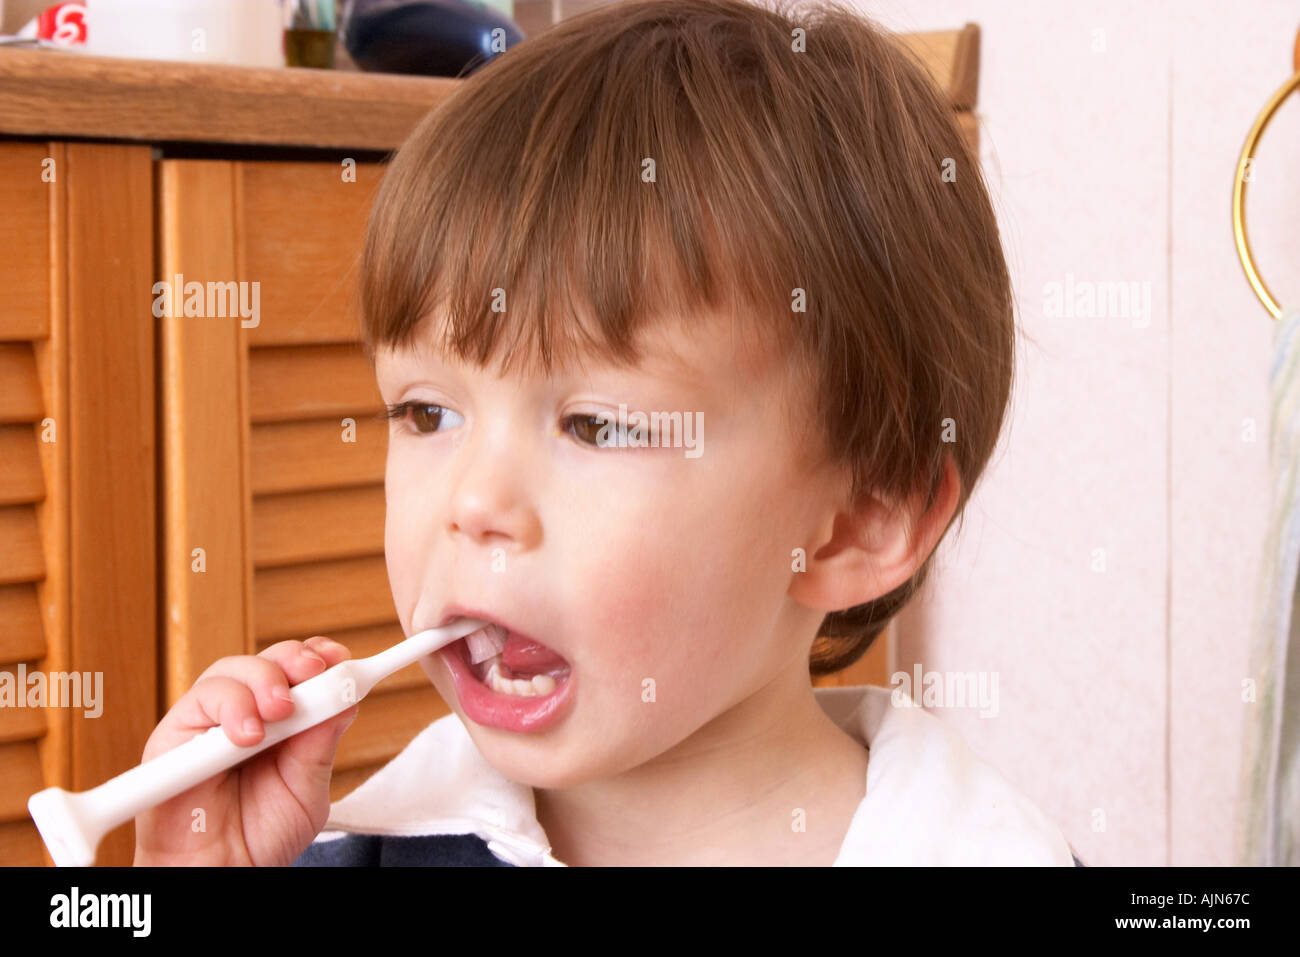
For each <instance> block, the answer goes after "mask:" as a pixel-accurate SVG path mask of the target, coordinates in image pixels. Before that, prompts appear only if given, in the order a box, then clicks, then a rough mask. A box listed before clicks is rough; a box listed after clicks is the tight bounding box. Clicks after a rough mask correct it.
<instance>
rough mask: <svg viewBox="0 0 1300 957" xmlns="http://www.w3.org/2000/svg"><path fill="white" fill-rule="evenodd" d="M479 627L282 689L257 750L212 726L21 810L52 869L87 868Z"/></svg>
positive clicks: (462, 626)
mask: <svg viewBox="0 0 1300 957" xmlns="http://www.w3.org/2000/svg"><path fill="white" fill-rule="evenodd" d="M486 624H487V622H483V621H479V620H477V619H474V618H457V619H456V620H455V621H453V622H451V623H450V624H447V625H443V626H442V627H441V628H431V629H429V630H428V631H422V632H420V633H418V634H415V635H412V636H411V637H410V638H407V639H406V640H405V641H401V642H398V643H397V644H396V645H393V647H391V648H389V649H388V650H386V651H381V652H380V653H379V654H377V655H371V656H370V657H369V658H359V659H357V660H355V661H352V660H349V661H340V662H339V663H338V664H336V665H335V666H334V667H332V668H329V669H327V670H325V671H323V672H322V673H321V674H318V675H317V676H316V677H314V678H308V679H307V680H306V681H304V682H302V683H300V684H297V685H294V686H293V687H292V688H290V689H289V692H290V694H292V695H293V714H291V715H289V717H287V718H285V719H283V720H282V721H270V722H266V723H265V725H264V732H265V733H264V736H263V738H262V740H261V741H259V742H257V744H254V745H250V746H248V747H241V746H240V745H237V744H234V743H232V742H231V740H230V739H229V738H228V737H226V732H225V730H224V729H223V728H222V727H221V726H220V725H217V726H216V727H213V728H209V729H208V730H207V731H204V732H203V733H201V734H198V735H195V736H194V737H193V738H191V739H190V740H189V741H186V742H185V743H184V744H182V745H178V746H177V747H175V748H172V749H171V750H170V751H168V752H166V753H165V754H160V755H158V757H156V758H153V759H152V760H150V761H146V762H145V763H144V764H140V765H137V766H136V767H134V768H132V769H131V770H130V771H126V772H124V773H122V774H119V775H118V776H117V777H115V778H112V779H111V780H108V781H106V782H104V783H103V784H101V785H99V787H96V788H91V789H90V790H89V791H80V792H75V793H74V792H72V791H65V790H63V788H46V789H45V790H44V791H38V792H37V793H35V794H33V795H32V796H31V798H29V799H28V801H27V810H28V812H29V813H30V814H31V816H32V820H33V821H35V822H36V828H37V830H39V831H40V832H41V839H42V840H44V841H45V846H46V847H47V848H49V851H50V857H52V858H53V859H54V863H55V866H57V867H89V866H90V865H92V864H93V863H94V862H95V849H96V848H97V847H99V842H100V839H101V838H102V837H103V836H104V835H105V834H107V833H108V832H109V831H111V830H113V829H114V828H115V827H119V826H120V825H122V824H125V823H126V822H127V821H129V820H131V819H132V818H133V817H135V816H136V815H137V814H140V813H141V812H142V811H146V810H148V809H149V808H151V807H155V806H157V805H159V804H161V803H163V802H164V801H167V800H169V799H171V798H174V797H175V796H176V795H178V794H181V793H182V792H184V791H188V790H189V789H190V788H192V787H194V786H195V785H197V784H200V783H201V782H203V781H206V780H207V779H208V778H210V777H212V776H213V775H216V774H219V773H221V772H222V771H225V770H226V769H227V768H233V767H234V766H235V765H236V764H239V763H240V762H242V761H246V760H247V759H248V758H251V757H252V756H253V755H255V754H257V753H258V752H259V751H263V750H265V749H266V748H269V747H271V745H273V744H278V743H279V742H281V741H283V740H284V739H285V738H289V737H292V736H293V735H295V734H297V733H298V732H300V731H305V730H307V729H308V728H312V727H315V726H316V725H318V724H320V723H321V722H322V721H325V720H327V719H329V718H332V717H334V715H336V714H338V713H339V712H341V711H345V710H347V709H348V708H350V707H352V705H354V704H356V703H357V702H358V701H360V700H361V699H362V698H364V697H365V696H366V695H367V694H369V693H370V689H372V688H373V687H374V686H375V685H377V684H378V683H379V682H380V681H382V680H383V679H385V678H387V677H388V676H389V675H391V674H393V673H394V672H396V671H399V670H401V669H402V668H405V667H406V666H407V665H410V664H414V663H415V662H417V661H419V660H420V659H421V658H423V657H424V656H425V655H431V654H433V653H434V652H435V651H437V650H438V649H439V648H442V647H444V646H446V645H449V644H451V643H452V642H453V641H456V640H457V639H459V638H464V637H465V636H466V635H470V634H472V633H474V632H476V631H478V630H479V629H480V628H483V627H484V626H485V625H486ZM482 642H483V639H482V637H481V636H480V637H479V639H478V641H477V642H475V643H474V644H475V647H474V648H472V650H471V655H472V658H475V659H477V658H480V656H482V657H489V656H490V654H491V652H492V647H493V646H495V645H498V644H502V643H504V642H503V640H502V641H500V642H493V643H491V645H490V646H489V648H488V651H487V653H485V652H484V651H483V649H482V647H481V646H482ZM498 650H499V649H498Z"/></svg>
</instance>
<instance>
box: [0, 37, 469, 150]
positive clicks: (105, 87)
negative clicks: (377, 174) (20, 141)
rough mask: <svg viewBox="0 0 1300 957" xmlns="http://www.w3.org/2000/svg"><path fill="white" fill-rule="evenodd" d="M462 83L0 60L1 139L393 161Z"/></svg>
mask: <svg viewBox="0 0 1300 957" xmlns="http://www.w3.org/2000/svg"><path fill="white" fill-rule="evenodd" d="M461 82H463V81H462V80H457V79H452V78H449V77H424V76H401V75H397V74H387V73H358V72H352V71H347V70H314V69H307V68H303V67H282V68H278V69H274V68H272V69H267V68H260V67H245V66H231V65H226V64H216V63H212V64H209V63H182V62H171V61H166V60H133V59H124V58H118V57H102V56H91V55H89V54H85V53H77V52H72V51H61V50H0V134H9V135H17V136H30V135H40V136H50V137H63V136H77V137H90V138H112V139H119V140H138V141H151V142H160V141H161V142H167V141H173V142H204V143H245V144H250V145H263V146H300V147H324V148H364V149H372V150H375V149H378V150H384V149H387V150H392V149H396V148H397V147H398V146H400V145H401V144H402V142H403V140H405V139H406V137H407V135H408V134H409V133H410V132H411V130H412V129H414V127H415V125H416V124H417V123H418V122H419V121H420V120H421V119H422V118H423V117H424V116H425V114H427V113H428V112H429V110H431V109H433V108H434V107H435V106H437V105H438V104H439V103H440V102H442V101H443V100H444V99H445V98H446V97H447V96H449V95H450V94H451V93H452V92H453V91H454V90H455V89H456V87H457V85H458V84H459V83H461Z"/></svg>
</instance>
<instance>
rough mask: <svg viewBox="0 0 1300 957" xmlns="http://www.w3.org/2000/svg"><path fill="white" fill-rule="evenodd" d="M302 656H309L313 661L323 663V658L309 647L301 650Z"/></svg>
mask: <svg viewBox="0 0 1300 957" xmlns="http://www.w3.org/2000/svg"><path fill="white" fill-rule="evenodd" d="M302 656H303V657H304V658H310V659H312V660H313V661H319V662H320V663H321V664H325V659H324V658H322V657H321V656H320V655H318V654H316V652H314V651H312V650H311V649H310V648H304V649H303V650H302Z"/></svg>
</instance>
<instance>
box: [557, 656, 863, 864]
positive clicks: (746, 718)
mask: <svg viewBox="0 0 1300 957" xmlns="http://www.w3.org/2000/svg"><path fill="white" fill-rule="evenodd" d="M866 769H867V750H866V749H865V748H864V747H863V746H862V745H861V744H859V743H858V742H857V741H855V740H854V739H853V738H852V737H850V736H849V735H848V734H846V733H845V732H844V731H842V730H840V729H839V728H838V727H836V726H835V724H834V723H833V722H832V721H831V720H830V718H828V717H827V716H826V714H825V712H824V711H823V710H822V708H821V705H819V704H818V703H817V700H816V698H815V697H814V695H813V693H812V689H811V687H810V686H809V684H808V679H807V677H806V676H804V675H801V674H799V673H798V671H797V670H795V669H786V672H785V673H784V674H783V675H782V676H781V677H779V678H777V679H775V680H773V681H771V682H769V683H768V684H767V685H765V686H764V687H763V688H762V689H760V690H759V691H758V692H757V693H755V694H754V695H751V696H750V697H749V698H747V699H746V700H745V701H743V702H741V703H740V704H739V705H737V706H736V707H734V708H732V709H730V710H729V711H727V712H725V713H723V714H721V715H719V716H718V717H717V718H715V719H714V720H713V721H711V722H710V723H709V724H707V725H705V726H704V727H703V728H701V729H700V730H699V731H697V732H696V733H695V734H693V735H691V737H689V738H687V739H686V740H685V741H682V742H681V743H680V744H678V745H677V746H675V747H673V748H671V749H670V750H668V751H667V752H665V753H664V754H662V755H660V756H659V757H657V758H655V759H654V760H652V761H649V762H647V763H645V764H643V765H640V766H639V767H636V768H633V769H632V770H630V771H627V772H625V773H624V774H621V775H618V776H616V777H612V778H602V779H599V780H595V781H590V782H588V783H586V784H583V785H580V786H578V787H573V788H564V789H551V790H542V789H534V792H533V794H534V798H535V801H536V809H537V819H538V822H539V823H540V824H541V826H542V829H543V830H544V831H545V832H546V836H547V838H548V839H549V841H550V842H551V853H552V854H553V855H554V857H555V858H556V859H557V860H559V861H562V862H563V863H565V864H569V865H571V866H618V865H829V864H831V863H833V861H834V860H835V857H836V856H837V854H838V852H839V848H840V846H841V845H842V844H843V841H844V837H845V834H846V833H847V831H848V828H849V822H850V821H851V820H852V818H853V814H854V812H855V811H856V810H857V807H858V805H859V804H860V803H861V801H862V798H863V796H864V795H865V793H866ZM801 821H802V824H803V829H802V830H801V829H799V824H800V823H801Z"/></svg>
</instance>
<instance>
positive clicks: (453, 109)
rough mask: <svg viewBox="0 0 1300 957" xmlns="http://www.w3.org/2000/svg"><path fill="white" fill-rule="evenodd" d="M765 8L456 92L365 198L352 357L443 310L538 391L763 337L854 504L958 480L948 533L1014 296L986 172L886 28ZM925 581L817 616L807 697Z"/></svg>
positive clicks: (521, 61) (594, 35) (592, 16)
mask: <svg viewBox="0 0 1300 957" xmlns="http://www.w3.org/2000/svg"><path fill="white" fill-rule="evenodd" d="M775 4H776V5H775V6H771V7H764V6H758V5H753V4H750V3H747V2H744V0H627V2H620V3H614V4H611V5H609V6H605V7H601V8H598V9H596V10H594V11H591V12H588V13H586V14H583V15H580V16H577V17H575V18H573V19H571V20H567V21H564V22H562V23H560V24H558V25H557V26H554V27H552V28H550V29H548V30H546V31H544V32H542V33H540V34H538V35H537V36H535V37H533V38H530V39H528V40H526V41H525V42H523V43H521V44H519V45H517V46H516V47H514V48H512V49H510V50H508V51H507V52H506V53H504V54H502V55H501V56H499V57H497V58H496V59H494V60H492V61H490V62H489V63H488V64H486V65H485V66H484V67H483V68H482V69H480V70H479V71H478V72H476V73H474V74H472V75H471V76H469V77H468V78H466V79H463V80H461V81H460V82H461V84H462V85H461V86H460V88H459V89H458V90H457V91H456V93H455V94H454V95H452V96H451V97H449V98H448V99H447V100H445V101H444V102H443V103H441V104H440V105H439V106H438V107H437V108H435V109H434V110H433V111H431V112H430V114H429V115H428V116H427V117H426V118H425V119H424V120H423V121H422V122H421V123H420V125H419V126H418V127H417V128H416V129H415V130H414V131H413V132H412V134H411V136H410V137H409V138H408V140H407V141H406V142H405V143H404V144H403V146H402V147H401V149H400V150H399V151H398V152H397V154H396V156H395V157H394V158H393V160H392V162H391V163H390V164H389V166H388V168H387V170H386V172H385V175H384V180H383V182H382V184H381V186H380V188H379V191H378V193H377V196H376V199H375V203H374V206H373V208H372V211H371V216H370V222H369V228H368V231H367V235H366V242H365V249H364V252H363V255H362V264H361V276H360V284H359V297H360V313H361V319H362V341H363V343H364V345H365V347H366V349H367V352H368V354H370V355H371V356H372V357H373V355H374V350H375V348H376V347H377V346H381V345H382V346H393V347H400V346H408V345H410V344H411V343H412V341H413V338H414V335H415V332H416V328H417V326H418V325H419V324H420V321H421V320H422V319H424V318H425V317H426V316H430V315H432V314H433V312H434V311H435V310H441V311H442V314H443V315H444V317H445V319H444V321H445V323H446V325H445V327H444V329H443V334H444V338H445V343H446V346H447V347H448V348H449V349H450V350H452V352H453V354H455V355H458V356H459V357H460V358H461V359H462V360H464V361H472V362H474V363H476V364H479V365H483V364H485V363H486V362H488V361H489V360H490V359H491V358H492V357H493V356H494V355H496V356H498V358H499V360H500V365H501V368H502V369H503V370H508V369H509V368H511V366H513V364H514V363H515V362H516V361H524V362H528V363H529V364H530V367H531V364H532V363H534V362H536V363H538V366H537V367H538V368H541V369H543V370H545V371H550V370H551V369H552V368H553V367H554V364H555V363H557V362H559V363H564V362H567V361H569V360H570V359H571V358H573V357H574V356H575V355H582V354H583V353H590V354H595V355H597V356H599V357H601V358H604V359H606V360H609V361H611V362H614V363H616V364H623V363H635V362H636V361H637V358H638V354H639V351H638V349H637V348H636V340H637V334H638V332H639V331H640V330H642V329H643V328H644V327H645V325H646V324H647V323H648V322H651V321H653V320H654V318H655V317H660V316H674V315H675V316H687V317H689V316H691V315H692V314H700V313H703V312H706V311H715V310H722V311H726V312H730V314H731V315H732V316H733V317H743V318H742V319H741V320H740V321H749V320H750V319H753V320H757V324H755V325H754V327H753V328H754V329H755V336H756V341H757V337H758V334H759V330H760V329H761V330H762V331H764V332H770V333H773V334H775V336H776V339H775V340H774V341H777V342H780V343H783V344H784V345H785V347H786V348H787V349H788V350H789V353H790V361H791V362H794V363H796V364H797V366H798V367H799V368H802V369H806V370H808V374H809V376H810V381H809V386H810V398H809V405H810V406H811V408H813V409H814V410H815V412H814V413H813V414H814V420H813V421H816V422H818V423H820V430H819V431H820V436H819V438H820V439H821V440H822V442H823V443H824V445H823V448H822V452H823V455H825V456H827V457H828V460H829V461H830V462H831V463H832V464H834V465H836V466H838V467H843V468H845V469H847V470H848V473H849V474H850V475H851V477H852V494H853V496H854V500H855V501H856V500H857V498H858V496H860V495H862V494H865V493H867V492H872V493H874V494H876V495H877V496H879V497H881V498H882V499H883V500H884V501H886V502H892V503H899V502H902V501H904V500H907V499H910V498H913V497H915V496H923V498H924V501H925V502H926V504H927V506H928V505H929V504H930V503H931V502H932V501H933V499H934V496H935V494H936V492H937V490H938V487H939V483H940V481H941V479H942V477H943V470H944V463H945V459H946V458H947V457H948V456H951V457H952V459H953V462H954V465H955V467H956V471H957V474H958V475H959V476H960V480H961V490H960V493H959V499H958V502H957V507H956V510H955V511H954V513H953V517H954V519H955V518H956V517H957V516H959V515H961V514H962V511H963V509H964V506H965V504H966V501H967V499H968V498H969V496H970V493H971V490H972V489H973V487H974V485H975V483H976V481H977V479H978V478H979V476H980V475H981V473H982V472H983V470H984V467H985V465H986V464H987V462H988V460H989V458H990V456H991V455H992V453H993V450H994V446H995V445H996V443H997V439H998V435H999V432H1000V429H1001V424H1002V419H1003V414H1004V411H1005V409H1006V406H1007V402H1008V400H1009V396H1010V391H1011V380H1012V372H1013V355H1014V339H1015V325H1014V317H1013V303H1012V291H1011V285H1010V280H1009V278H1008V275H1007V268H1006V263H1005V261H1004V259H1003V253H1002V248H1001V245H1000V242H999V237H998V228H997V222H996V219H995V217H994V213H993V210H992V207H991V204H990V202H989V198H988V194H987V191H986V188H985V185H984V182H983V179H982V177H981V173H980V169H979V164H978V162H977V160H976V157H975V156H973V155H972V154H971V153H970V151H969V149H968V147H967V145H966V143H965V141H964V139H963V137H962V134H961V131H960V130H959V128H958V126H957V124H956V122H955V119H954V116H953V112H952V108H951V106H950V105H949V104H948V103H946V102H945V99H944V96H943V94H942V93H941V92H940V91H938V90H937V89H936V88H935V87H934V86H933V85H932V83H931V81H930V79H929V77H928V76H927V74H926V72H925V70H924V67H922V66H921V65H920V64H919V63H918V62H917V61H916V60H915V59H914V58H913V57H912V56H911V55H910V54H909V53H907V52H906V51H905V49H904V48H903V47H902V46H901V45H900V44H898V43H897V41H895V40H893V39H891V38H890V36H889V34H888V33H886V32H885V31H884V30H883V29H881V28H879V27H878V26H876V25H875V24H873V23H871V22H870V21H868V20H866V19H864V18H863V17H862V16H861V15H859V14H857V13H856V12H854V11H853V10H852V9H850V8H848V7H845V6H843V5H841V4H840V3H839V2H838V0H821V2H813V3H800V2H787V0H775ZM801 38H802V41H803V42H802V45H801V43H800V40H801ZM647 159H649V160H652V161H653V163H647V162H646V160H647ZM945 169H948V170H949V171H950V172H951V173H955V179H953V178H952V176H951V175H949V176H945V175H944V173H945ZM498 290H503V291H504V294H505V297H506V299H505V301H506V303H507V305H508V308H507V309H506V310H505V311H504V312H501V311H493V306H494V297H496V302H497V303H498V304H499V302H500V296H501V295H502V293H501V292H499V291H498ZM799 290H802V294H803V297H804V299H803V301H804V305H805V308H806V311H798V309H797V304H798V303H799V296H800V293H799ZM761 520H762V517H761V516H755V521H761ZM951 524H952V519H950V520H949V523H948V526H946V527H945V532H946V531H947V527H950V526H951ZM794 544H795V545H798V544H800V543H794ZM932 557H933V556H932V555H931V556H927V558H926V561H925V563H924V564H923V565H922V566H921V567H920V569H919V570H918V572H917V573H916V574H915V575H914V576H913V577H912V578H911V579H910V580H909V581H907V582H906V583H904V584H903V585H901V586H899V587H898V588H896V589H895V590H894V591H892V592H890V593H888V594H886V595H883V596H881V597H879V598H877V599H875V600H874V601H870V602H867V603H866V604H864V605H859V606H857V607H854V608H848V609H844V610H842V611H836V612H833V613H831V614H829V615H827V616H826V618H825V619H824V620H823V623H822V626H821V628H820V629H819V632H818V636H817V638H816V641H815V642H814V644H813V648H812V656H811V661H810V663H809V668H810V672H811V673H812V674H814V675H818V674H828V673H831V672H834V671H838V670H840V669H842V668H844V667H847V666H848V665H850V664H852V663H853V662H854V661H856V660H857V659H858V658H859V657H861V655H862V654H863V653H864V652H865V651H866V650H867V648H868V647H869V646H870V644H871V642H872V641H873V640H874V638H875V637H876V635H877V634H879V633H880V632H881V631H882V630H883V629H884V627H885V625H886V624H887V623H888V622H889V620H890V619H891V618H892V617H893V616H894V615H895V614H896V613H897V612H898V611H899V610H900V609H901V608H902V607H903V605H905V604H906V603H907V602H908V600H909V599H910V598H911V597H912V595H913V594H914V593H915V592H916V591H917V590H918V589H919V588H920V586H921V585H922V584H923V582H924V580H925V576H926V573H927V572H928V570H929V566H930V561H931V558H932Z"/></svg>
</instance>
